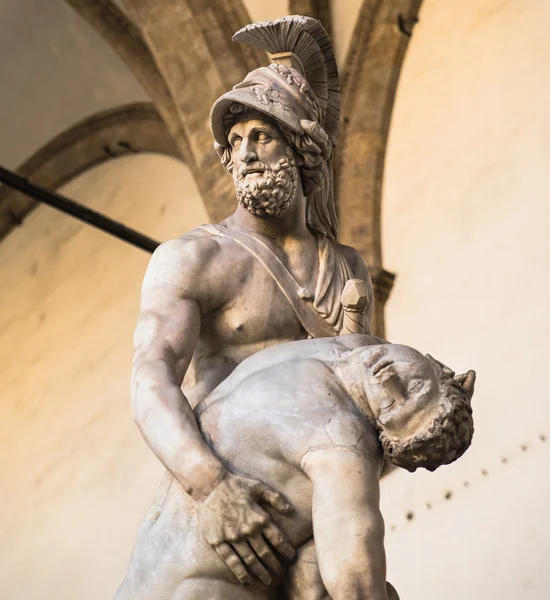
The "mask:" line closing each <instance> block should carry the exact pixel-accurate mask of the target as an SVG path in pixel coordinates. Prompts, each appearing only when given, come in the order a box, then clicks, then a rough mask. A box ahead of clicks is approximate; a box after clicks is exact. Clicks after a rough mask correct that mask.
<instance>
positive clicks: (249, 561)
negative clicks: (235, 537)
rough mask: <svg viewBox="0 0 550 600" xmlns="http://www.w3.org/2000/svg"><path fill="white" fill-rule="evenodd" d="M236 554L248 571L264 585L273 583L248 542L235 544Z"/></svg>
mask: <svg viewBox="0 0 550 600" xmlns="http://www.w3.org/2000/svg"><path fill="white" fill-rule="evenodd" d="M233 548H234V550H235V552H237V554H238V555H239V556H240V557H241V559H242V561H243V562H244V564H245V565H246V566H247V568H248V570H249V571H250V572H251V573H253V574H254V575H255V576H256V577H257V578H258V579H259V580H260V581H261V582H262V583H263V584H264V585H269V584H270V583H271V575H270V574H269V573H268V572H267V569H266V568H265V567H264V566H263V565H262V563H261V562H260V559H259V558H258V557H257V556H256V555H255V554H254V551H253V550H252V548H251V547H250V545H249V544H248V542H235V543H234V544H233Z"/></svg>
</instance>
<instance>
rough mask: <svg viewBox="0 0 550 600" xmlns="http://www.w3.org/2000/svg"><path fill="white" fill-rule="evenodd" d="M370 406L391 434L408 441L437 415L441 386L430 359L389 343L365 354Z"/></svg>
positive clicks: (366, 385) (410, 349)
mask: <svg viewBox="0 0 550 600" xmlns="http://www.w3.org/2000/svg"><path fill="white" fill-rule="evenodd" d="M364 356H365V358H366V360H365V366H366V367H367V374H366V377H365V379H364V381H365V384H364V385H365V391H366V394H367V398H368V400H369V404H370V405H371V408H372V409H373V413H374V416H375V418H376V419H377V420H378V422H379V423H380V424H381V425H382V426H383V427H384V429H385V430H386V431H387V433H388V434H390V435H396V436H398V437H400V438H402V439H403V438H406V437H409V436H411V435H415V434H416V433H417V432H418V431H419V430H420V429H422V428H424V427H425V426H426V423H431V421H432V420H433V418H434V417H435V415H436V414H437V408H438V401H439V396H440V387H439V382H438V378H437V374H436V372H435V369H434V367H433V366H432V364H431V363H430V362H429V361H428V359H427V358H426V357H425V356H423V355H422V354H420V352H417V351H416V350H413V349H412V348H409V347H407V346H398V345H393V344H388V345H384V346H378V347H375V346H373V347H372V351H371V353H370V354H369V351H368V350H367V351H366V352H365V355H364Z"/></svg>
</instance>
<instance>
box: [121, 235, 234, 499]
mask: <svg viewBox="0 0 550 600" xmlns="http://www.w3.org/2000/svg"><path fill="white" fill-rule="evenodd" d="M192 244H193V242H189V241H187V242H186V241H184V240H173V241H171V242H168V243H166V244H163V245H162V246H161V247H160V248H159V249H158V250H157V251H156V252H155V254H154V255H153V258H152V259H151V263H150V265H149V268H148V270H147V273H146V275H145V279H144V282H143V289H142V298H141V313H140V315H139V319H138V323H137V326H136V330H135V334H134V350H135V353H134V363H133V371H132V386H131V397H132V408H133V412H134V417H135V420H136V423H137V425H138V427H139V429H140V430H141V433H142V434H143V437H144V438H145V440H146V442H147V443H148V444H149V446H150V447H151V449H152V450H153V452H154V453H155V455H156V456H157V457H158V458H159V459H160V461H161V462H162V463H163V464H164V466H165V467H166V468H167V469H168V470H169V471H170V472H171V473H172V475H173V476H174V477H175V479H176V480H177V481H178V482H179V483H180V484H181V486H182V487H183V489H184V490H185V491H186V492H187V493H188V494H190V495H191V496H193V497H194V498H197V497H200V496H202V495H204V494H205V493H207V492H208V490H209V489H210V488H211V487H212V486H213V485H214V483H215V482H216V480H217V479H218V477H219V476H220V474H221V473H222V471H223V467H222V464H221V462H220V461H219V460H218V458H217V457H216V456H215V455H214V454H213V452H212V451H211V449H210V448H209V446H208V445H207V444H206V443H205V442H204V440H203V438H202V435H201V434H200V432H199V429H198V426H197V423H196V420H195V415H194V413H193V410H192V409H191V406H190V405H189V402H188V401H187V399H186V397H185V396H184V394H183V392H182V390H181V384H182V381H183V378H184V376H185V372H186V371H187V368H188V367H189V363H190V362H191V358H192V356H193V352H194V350H195V346H196V344H197V340H198V337H199V332H200V320H201V311H200V307H199V303H198V301H197V296H196V295H193V294H192V293H191V292H190V291H188V290H187V289H186V288H185V287H184V284H185V285H186V286H187V287H188V288H191V289H192V284H193V281H192V279H193V278H194V277H195V271H196V269H197V267H199V268H200V266H201V265H200V264H197V261H198V262H199V263H200V262H201V257H200V256H186V255H187V254H190V253H191V254H192ZM189 250H191V252H189ZM203 254H207V253H203ZM206 258H207V256H206ZM186 259H187V260H186ZM198 283H199V280H198V279H197V280H196V281H195V287H197V285H198Z"/></svg>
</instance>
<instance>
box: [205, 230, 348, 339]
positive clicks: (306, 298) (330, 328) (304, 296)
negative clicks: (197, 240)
mask: <svg viewBox="0 0 550 600" xmlns="http://www.w3.org/2000/svg"><path fill="white" fill-rule="evenodd" d="M200 229H203V230H204V231H206V232H207V233H209V234H210V235H213V236H217V237H225V238H229V239H231V240H233V241H234V242H236V243H237V244H239V246H241V247H242V248H244V249H245V250H246V251H247V252H249V253H250V254H251V255H252V256H253V257H254V258H255V259H256V260H257V261H258V262H259V263H260V264H261V265H262V267H263V268H264V269H265V270H266V271H267V272H268V273H269V274H270V275H271V277H272V278H273V280H274V281H275V283H276V284H277V286H278V287H279V289H280V290H281V292H282V293H283V294H284V295H285V297H286V299H287V300H288V302H289V304H290V306H291V307H292V308H293V310H294V312H295V313H296V316H297V317H298V320H299V321H300V323H301V324H302V327H303V328H304V329H305V330H306V332H307V333H308V335H309V336H310V337H312V338H319V337H334V336H337V335H340V328H336V327H335V326H334V325H332V324H331V323H329V322H328V321H327V320H326V319H325V318H323V315H321V314H320V313H319V312H318V310H316V308H315V306H314V305H316V304H317V303H316V302H315V301H314V298H313V294H312V293H311V292H310V291H309V290H307V289H305V288H303V287H302V286H301V285H300V284H299V283H298V282H297V281H296V280H295V279H294V277H293V276H292V275H291V273H290V272H289V270H288V269H287V268H286V266H285V265H284V264H283V262H282V261H281V259H280V258H279V257H278V256H277V255H276V254H275V253H274V252H273V250H271V248H269V246H268V245H267V244H265V243H264V242H263V241H262V240H261V239H259V238H258V237H256V236H255V235H253V234H250V233H245V232H244V231H236V230H234V229H228V228H227V227H223V226H222V225H201V226H200ZM323 252H326V248H325V247H324V245H323ZM321 267H322V265H320V269H321ZM320 275H321V273H320ZM333 283H334V282H333ZM344 283H345V280H344ZM318 287H319V286H318ZM323 292H324V293H325V294H326V289H325V290H323ZM340 292H341V287H340V290H339V291H338V293H337V294H335V298H337V303H338V305H339V304H340V303H339V297H340ZM335 311H336V312H338V311H340V312H342V307H341V306H337V307H335V308H333V310H332V311H328V312H330V313H334V312H335ZM327 316H328V315H327ZM332 320H334V319H332ZM336 321H341V319H336ZM335 325H337V326H338V325H340V323H338V322H337V323H335Z"/></svg>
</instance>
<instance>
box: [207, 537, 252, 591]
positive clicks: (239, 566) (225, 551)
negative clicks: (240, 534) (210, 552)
mask: <svg viewBox="0 0 550 600" xmlns="http://www.w3.org/2000/svg"><path fill="white" fill-rule="evenodd" d="M215 550H216V552H217V553H218V556H219V557H220V558H221V559H222V560H223V562H224V563H225V564H226V565H227V566H228V567H229V568H230V569H231V572H232V573H233V575H235V577H236V578H237V579H238V580H239V581H240V582H241V583H242V584H243V585H247V586H248V585H250V584H251V583H252V582H251V580H250V575H249V574H248V573H247V571H246V569H245V568H244V565H243V563H242V562H241V560H240V559H239V557H238V555H237V554H236V553H235V551H234V550H233V548H232V547H231V546H230V545H229V544H220V545H219V546H216V547H215Z"/></svg>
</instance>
